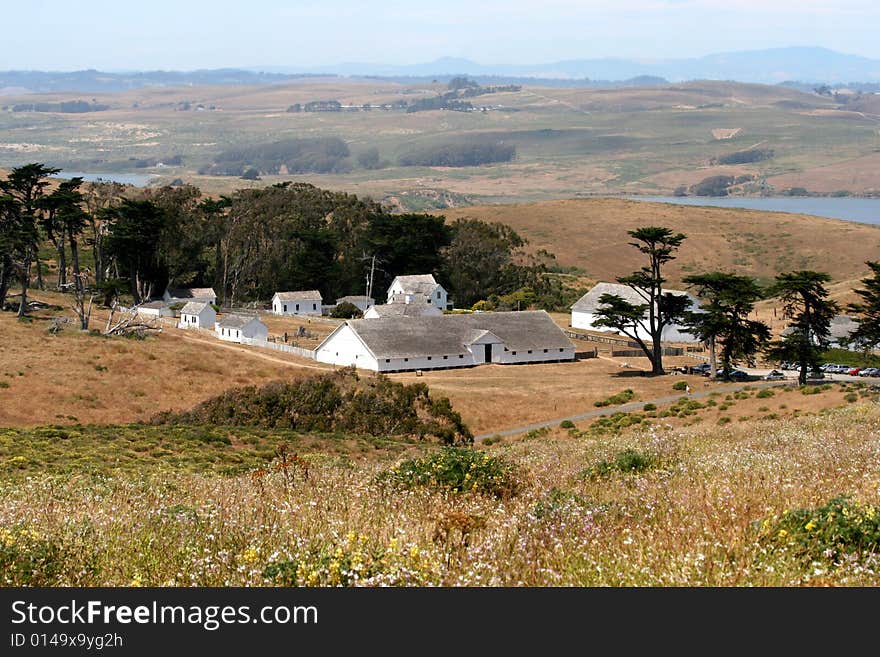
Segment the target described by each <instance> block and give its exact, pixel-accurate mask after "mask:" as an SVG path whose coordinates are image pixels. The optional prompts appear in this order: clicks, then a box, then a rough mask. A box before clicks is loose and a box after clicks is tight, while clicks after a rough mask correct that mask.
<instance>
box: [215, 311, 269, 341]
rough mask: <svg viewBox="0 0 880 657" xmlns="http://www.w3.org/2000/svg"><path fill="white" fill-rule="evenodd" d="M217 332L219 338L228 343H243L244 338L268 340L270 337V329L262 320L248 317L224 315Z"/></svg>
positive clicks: (218, 322) (216, 328) (217, 326)
mask: <svg viewBox="0 0 880 657" xmlns="http://www.w3.org/2000/svg"><path fill="white" fill-rule="evenodd" d="M215 330H216V331H217V337H218V338H220V339H221V340H226V341H227V342H241V339H242V338H250V339H255V340H266V339H267V338H268V337H269V328H268V327H267V326H266V325H265V324H263V322H261V321H260V318H259V317H249V316H247V315H224V316H223V317H221V318H220V319H219V320H218V321H217V325H216V327H215Z"/></svg>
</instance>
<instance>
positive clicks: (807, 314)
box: [766, 270, 838, 385]
mask: <svg viewBox="0 0 880 657" xmlns="http://www.w3.org/2000/svg"><path fill="white" fill-rule="evenodd" d="M829 281H831V277H830V276H829V275H828V274H826V273H825V272H818V271H811V270H801V271H794V272H788V273H785V274H779V275H778V276H777V277H776V281H775V283H774V284H773V285H772V286H771V288H770V290H769V295H770V296H773V297H779V299H780V300H781V301H782V303H783V314H784V316H785V317H788V318H790V319H791V321H790V322H789V325H788V327H786V329H785V330H784V331H783V335H782V337H781V338H780V339H779V340H774V341H773V342H771V343H770V344H769V347H768V349H767V352H766V353H767V356H768V357H769V358H770V359H772V360H780V361H789V362H794V363H798V370H799V372H798V383H800V385H804V384H805V383H806V382H807V372H808V371H810V370H815V369H818V367H819V365H820V364H821V362H822V354H823V353H824V351H825V350H826V349H827V348H828V345H829V341H830V336H831V320H832V319H833V318H834V315H835V314H836V313H837V311H838V307H837V304H836V303H834V302H833V301H831V300H829V299H828V290H827V289H826V287H825V284H826V283H828V282H829Z"/></svg>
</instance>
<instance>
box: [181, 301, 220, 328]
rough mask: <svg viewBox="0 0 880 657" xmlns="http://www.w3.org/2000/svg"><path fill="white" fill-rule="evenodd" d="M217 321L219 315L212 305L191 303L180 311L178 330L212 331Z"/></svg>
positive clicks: (199, 302) (198, 302)
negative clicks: (200, 329)
mask: <svg viewBox="0 0 880 657" xmlns="http://www.w3.org/2000/svg"><path fill="white" fill-rule="evenodd" d="M216 321H217V313H216V312H214V308H212V307H211V304H210V303H204V302H202V301H190V302H189V303H188V304H186V305H185V306H184V307H183V308H181V309H180V322H179V323H178V324H177V326H178V328H204V329H212V328H214V324H215V323H216Z"/></svg>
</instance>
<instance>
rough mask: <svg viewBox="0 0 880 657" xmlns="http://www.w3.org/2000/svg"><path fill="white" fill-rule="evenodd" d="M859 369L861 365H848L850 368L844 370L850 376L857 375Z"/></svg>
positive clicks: (860, 369)
mask: <svg viewBox="0 0 880 657" xmlns="http://www.w3.org/2000/svg"><path fill="white" fill-rule="evenodd" d="M861 371H862V368H861V367H850V368H849V369H848V370H847V371H846V373H847V374H849V375H850V376H858V375H859V372H861Z"/></svg>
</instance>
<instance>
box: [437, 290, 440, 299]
mask: <svg viewBox="0 0 880 657" xmlns="http://www.w3.org/2000/svg"><path fill="white" fill-rule="evenodd" d="M437 298H438V299H439V298H440V290H437Z"/></svg>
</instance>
